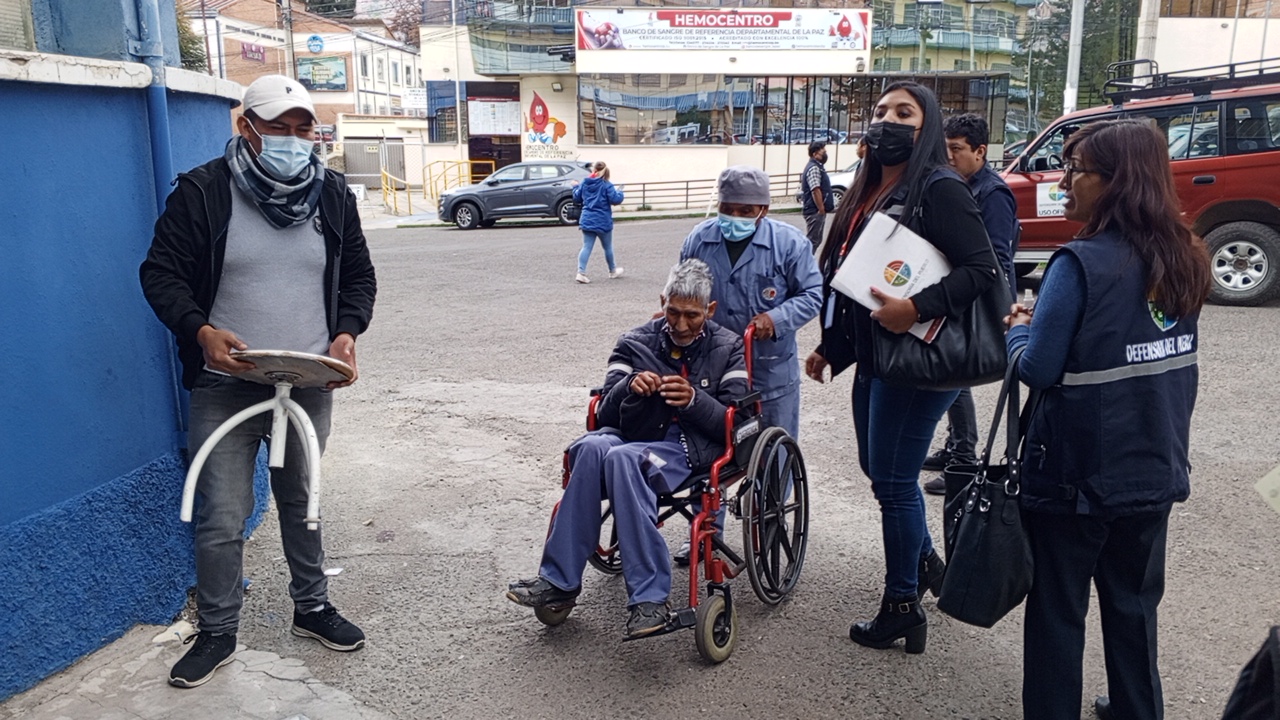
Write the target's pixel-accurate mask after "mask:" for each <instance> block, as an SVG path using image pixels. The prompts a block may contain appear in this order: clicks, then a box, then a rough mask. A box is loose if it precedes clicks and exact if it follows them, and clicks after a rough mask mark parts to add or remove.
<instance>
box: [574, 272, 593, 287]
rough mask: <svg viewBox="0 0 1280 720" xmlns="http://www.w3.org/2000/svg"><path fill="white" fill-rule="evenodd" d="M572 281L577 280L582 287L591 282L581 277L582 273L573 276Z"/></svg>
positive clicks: (583, 276)
mask: <svg viewBox="0 0 1280 720" xmlns="http://www.w3.org/2000/svg"><path fill="white" fill-rule="evenodd" d="M573 279H574V280H577V281H578V282H580V283H582V284H583V285H586V284H587V283H589V282H591V278H589V277H587V276H586V275H583V274H582V273H578V274H577V275H576V276H574V278H573Z"/></svg>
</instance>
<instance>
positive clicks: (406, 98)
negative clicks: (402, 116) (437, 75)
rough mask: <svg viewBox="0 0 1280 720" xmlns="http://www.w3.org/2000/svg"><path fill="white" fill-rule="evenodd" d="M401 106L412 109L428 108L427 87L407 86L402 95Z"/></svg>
mask: <svg viewBox="0 0 1280 720" xmlns="http://www.w3.org/2000/svg"><path fill="white" fill-rule="evenodd" d="M400 106H401V107H403V108H406V109H410V110H426V109H427V89H426V88H405V89H404V94H403V95H401V97H400Z"/></svg>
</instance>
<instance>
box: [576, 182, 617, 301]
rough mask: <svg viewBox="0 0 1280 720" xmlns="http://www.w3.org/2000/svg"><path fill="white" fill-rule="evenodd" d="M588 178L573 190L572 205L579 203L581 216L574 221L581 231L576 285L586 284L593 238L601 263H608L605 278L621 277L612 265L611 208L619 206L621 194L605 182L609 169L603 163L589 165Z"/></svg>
mask: <svg viewBox="0 0 1280 720" xmlns="http://www.w3.org/2000/svg"><path fill="white" fill-rule="evenodd" d="M591 169H592V171H593V172H592V173H591V177H589V178H587V179H586V180H583V181H582V182H581V183H579V184H578V186H577V187H575V188H574V189H573V200H574V202H577V203H581V204H582V216H581V217H579V218H578V227H579V228H580V229H581V230H582V252H580V253H578V276H577V277H575V278H574V279H575V280H577V281H578V282H580V283H584V284H585V283H589V282H591V279H590V278H588V277H587V261H588V260H590V259H591V250H592V248H594V247H595V244H596V239H597V238H599V240H600V247H602V248H604V260H605V262H607V263H609V277H610V278H619V277H622V268H620V267H618V266H617V265H615V264H614V262H613V207H612V206H613V205H621V204H622V199H623V195H622V191H621V190H619V189H618V188H616V187H614V186H613V183H611V182H609V168H608V166H606V165H605V164H604V163H603V162H596V164H595V165H592V166H591Z"/></svg>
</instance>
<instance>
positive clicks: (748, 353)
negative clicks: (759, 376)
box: [742, 324, 756, 390]
mask: <svg viewBox="0 0 1280 720" xmlns="http://www.w3.org/2000/svg"><path fill="white" fill-rule="evenodd" d="M755 337H756V326H755V325H751V324H748V325H747V329H746V331H745V332H743V333H742V354H743V357H744V358H745V359H746V361H747V389H748V390H750V389H751V388H752V387H753V386H754V380H755V375H754V374H753V373H752V370H751V365H752V357H753V353H752V347H753V346H754V345H755Z"/></svg>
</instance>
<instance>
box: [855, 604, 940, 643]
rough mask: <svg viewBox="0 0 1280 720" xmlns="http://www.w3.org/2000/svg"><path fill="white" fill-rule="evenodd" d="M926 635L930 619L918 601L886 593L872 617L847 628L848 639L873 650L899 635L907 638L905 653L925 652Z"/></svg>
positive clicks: (927, 634)
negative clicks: (890, 595) (877, 611)
mask: <svg viewBox="0 0 1280 720" xmlns="http://www.w3.org/2000/svg"><path fill="white" fill-rule="evenodd" d="M928 637H929V618H927V617H925V614H924V608H922V607H920V601H919V600H918V599H916V598H913V597H906V598H891V597H889V596H888V595H885V597H884V599H883V600H882V601H881V602H880V613H879V614H877V615H876V616H875V619H873V620H871V621H869V622H860V623H854V624H853V625H851V626H850V627H849V639H850V640H852V641H854V642H856V643H858V644H859V645H862V646H864V647H869V648H875V649H876V650H884V649H885V648H888V647H892V646H893V644H894V643H896V642H897V641H898V639H899V638H906V639H907V652H908V653H910V654H912V655H915V654H918V653H922V652H924V646H925V642H926V641H927V640H928Z"/></svg>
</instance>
